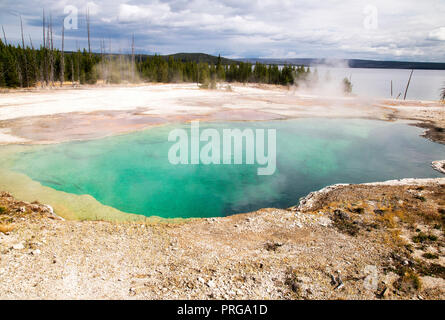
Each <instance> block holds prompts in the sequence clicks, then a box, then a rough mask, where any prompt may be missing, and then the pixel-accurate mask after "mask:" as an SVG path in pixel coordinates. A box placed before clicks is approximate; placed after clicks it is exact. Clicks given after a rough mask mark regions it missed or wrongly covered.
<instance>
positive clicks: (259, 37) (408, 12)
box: [0, 0, 445, 62]
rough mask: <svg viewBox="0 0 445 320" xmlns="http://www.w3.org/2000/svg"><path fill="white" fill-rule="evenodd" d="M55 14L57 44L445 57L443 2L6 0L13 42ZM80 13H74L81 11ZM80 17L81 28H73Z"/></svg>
mask: <svg viewBox="0 0 445 320" xmlns="http://www.w3.org/2000/svg"><path fill="white" fill-rule="evenodd" d="M43 8H45V11H46V13H47V14H48V15H49V14H50V13H51V16H52V19H53V25H54V32H55V42H56V45H57V46H60V42H61V41H60V39H61V29H62V24H64V23H65V25H66V27H67V30H66V32H65V38H66V47H67V49H68V50H70V49H75V48H76V47H77V46H80V47H81V48H83V47H84V46H86V23H85V12H86V8H89V12H90V20H91V33H92V39H93V41H92V47H93V49H94V50H99V47H100V40H101V39H105V42H106V43H107V47H108V46H109V45H110V43H111V48H112V51H114V52H119V50H122V52H128V48H129V46H130V42H131V40H130V39H131V36H132V34H134V37H135V42H136V50H137V51H138V52H141V53H155V52H156V53H161V54H167V53H176V52H205V53H210V54H218V53H221V55H223V56H227V57H233V58H239V57H246V58H247V57H262V58H362V59H376V60H383V59H392V60H402V61H403V60H410V61H436V62H445V18H444V17H445V1H444V0H424V1H418V0H415V1H414V0H378V1H372V0H366V1H362V0H353V1H352V0H351V1H345V0H324V1H318V0H312V1H300V0H280V1H276V0H128V1H127V0H93V1H82V0H78V1H77V0H69V1H67V0H54V1H53V0H39V1H32V0H1V2H0V24H1V25H3V27H4V29H5V33H6V36H7V40H8V41H10V42H13V41H14V42H17V41H19V39H20V16H22V19H23V24H24V29H25V35H26V38H27V42H28V43H29V36H31V38H32V40H33V42H34V45H39V44H40V42H41V38H42V27H41V23H42V9H43ZM76 11H77V15H76ZM76 17H77V29H76V28H75V27H76Z"/></svg>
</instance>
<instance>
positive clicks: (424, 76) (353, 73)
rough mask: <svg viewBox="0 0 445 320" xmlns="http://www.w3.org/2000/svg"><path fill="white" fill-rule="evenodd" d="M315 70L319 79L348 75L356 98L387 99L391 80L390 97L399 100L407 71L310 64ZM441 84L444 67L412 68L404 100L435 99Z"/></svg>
mask: <svg viewBox="0 0 445 320" xmlns="http://www.w3.org/2000/svg"><path fill="white" fill-rule="evenodd" d="M315 68H316V69H317V70H318V72H319V75H320V79H323V78H324V77H326V74H327V73H329V76H330V77H331V78H332V80H335V82H338V83H340V81H341V80H342V79H343V78H345V77H347V78H351V82H352V85H353V87H352V91H353V93H354V94H357V95H358V96H360V97H374V98H391V80H392V82H393V98H397V96H398V95H399V93H400V94H401V95H400V98H399V99H403V95H404V93H405V88H406V84H407V82H408V79H409V75H410V73H411V70H404V69H364V68H331V67H329V68H328V67H324V66H318V67H311V70H314V69H315ZM444 86H445V70H414V72H413V76H412V79H411V83H410V85H409V89H408V93H407V96H406V99H413V100H439V97H440V89H441V88H442V87H444Z"/></svg>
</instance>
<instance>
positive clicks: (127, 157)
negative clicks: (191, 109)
mask: <svg viewBox="0 0 445 320" xmlns="http://www.w3.org/2000/svg"><path fill="white" fill-rule="evenodd" d="M200 126H201V128H202V129H205V128H215V129H217V130H218V131H221V130H222V129H224V128H239V129H241V130H243V129H245V128H252V129H261V128H264V129H268V128H272V129H276V141H277V144H276V148H277V153H276V161H277V164H276V171H275V173H274V174H273V175H270V176H259V175H257V168H258V166H257V165H245V164H242V165H204V164H199V165H181V164H179V165H172V164H171V163H170V162H169V161H168V151H169V149H170V147H171V146H172V144H173V142H169V141H168V139H167V137H168V134H169V132H170V131H171V130H172V129H174V128H185V129H189V124H175V125H168V126H162V127H155V128H151V129H148V130H144V131H140V132H135V133H131V134H126V135H121V136H114V137H109V138H105V139H100V140H93V141H83V142H69V143H62V144H57V145H50V146H39V147H33V148H31V149H29V150H26V149H25V151H22V152H21V153H20V156H19V157H18V158H17V160H15V161H14V163H13V165H12V167H11V169H12V170H14V171H17V172H20V173H24V174H26V175H27V176H29V177H30V178H32V179H33V180H36V181H38V182H40V183H41V184H42V185H44V186H48V187H51V188H53V189H56V190H59V191H64V192H68V193H73V194H79V195H80V194H89V195H91V196H93V197H94V198H95V199H96V200H98V201H99V202H100V203H102V204H105V205H108V206H112V207H114V208H117V209H119V210H121V211H124V212H128V213H136V214H141V215H145V216H160V217H165V218H175V217H181V218H188V217H214V216H225V215H230V214H234V213H240V212H248V211H252V210H256V209H259V208H264V207H278V208H286V207H289V206H292V205H296V204H298V200H299V198H300V197H302V196H305V195H307V194H308V193H309V192H311V191H314V190H318V189H320V188H322V187H324V186H327V185H331V184H335V183H362V182H373V181H383V180H389V179H400V178H409V177H416V178H433V177H441V176H443V175H441V174H440V173H439V172H436V171H434V170H432V169H431V166H430V163H431V161H433V160H439V159H445V147H444V146H443V145H441V144H437V143H433V142H431V141H428V140H427V139H424V138H422V137H420V136H419V134H421V132H422V130H421V129H419V128H416V127H413V126H409V125H407V124H406V123H400V122H397V123H392V122H383V121H373V120H362V119H361V120H358V119H357V120H355V119H352V120H351V119H320V118H317V119H298V120H285V121H267V122H227V123H213V122H207V123H203V122H202V123H200Z"/></svg>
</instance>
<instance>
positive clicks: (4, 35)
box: [2, 26, 8, 46]
mask: <svg viewBox="0 0 445 320" xmlns="http://www.w3.org/2000/svg"><path fill="white" fill-rule="evenodd" d="M2 31H3V39H4V41H5V46H7V45H8V41H7V40H6V33H5V29H4V28H3V26H2Z"/></svg>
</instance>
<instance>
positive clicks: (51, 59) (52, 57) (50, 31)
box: [49, 15, 54, 87]
mask: <svg viewBox="0 0 445 320" xmlns="http://www.w3.org/2000/svg"><path fill="white" fill-rule="evenodd" d="M49 19H50V23H49V35H50V38H49V39H50V40H49V47H50V62H51V74H50V79H51V86H53V87H54V42H53V17H52V15H50V17H49Z"/></svg>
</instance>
